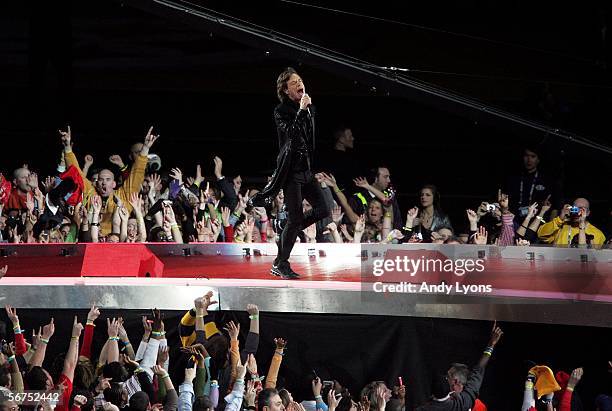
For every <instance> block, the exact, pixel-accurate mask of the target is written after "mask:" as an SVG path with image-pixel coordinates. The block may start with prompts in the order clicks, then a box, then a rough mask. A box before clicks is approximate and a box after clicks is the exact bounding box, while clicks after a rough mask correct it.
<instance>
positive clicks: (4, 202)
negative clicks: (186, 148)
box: [0, 127, 606, 247]
mask: <svg viewBox="0 0 612 411" xmlns="http://www.w3.org/2000/svg"><path fill="white" fill-rule="evenodd" d="M156 139H157V136H156V135H155V134H154V133H153V128H151V129H149V131H148V133H147V134H146V137H145V138H144V140H143V142H142V143H136V144H133V145H132V146H131V148H130V154H129V161H128V162H124V161H123V159H122V158H121V156H119V155H112V156H111V157H110V158H109V159H108V164H103V165H98V164H96V163H94V159H93V157H92V156H91V155H85V156H83V157H80V158H79V157H78V156H77V154H76V153H75V152H73V150H72V147H73V136H72V132H71V129H70V127H68V128H67V129H66V130H65V131H61V132H60V140H61V143H62V145H63V150H62V151H61V161H60V162H59V164H58V165H57V173H56V174H55V175H52V176H47V177H45V178H42V176H39V175H38V173H37V172H36V170H34V169H30V168H29V167H28V166H24V167H21V168H18V169H16V170H14V171H12V172H11V171H10V170H3V171H4V173H3V175H0V208H1V213H0V215H1V217H0V241H3V242H10V243H61V242H67V243H74V242H179V243H183V242H184V243H186V242H246V243H248V242H274V241H277V240H278V238H279V236H280V233H281V232H282V230H283V227H284V225H285V223H286V220H287V213H286V211H285V208H284V201H283V193H282V191H281V192H280V193H279V194H278V195H277V196H276V198H273V199H270V201H268V203H267V204H266V206H265V207H250V206H249V202H248V199H249V198H252V197H253V196H254V195H255V194H256V193H257V192H258V191H259V190H258V189H261V188H262V187H244V186H243V184H242V178H241V176H240V175H235V176H228V175H224V173H223V161H222V159H221V158H219V157H215V158H214V164H212V166H213V167H212V168H213V174H214V177H213V178H211V179H205V177H204V174H203V170H202V167H201V166H200V165H194V167H193V169H192V170H190V171H191V172H187V170H180V169H179V168H176V167H167V168H163V167H162V164H161V158H160V156H159V155H157V154H152V153H150V149H151V147H152V146H153V145H154V143H155V141H156ZM75 140H77V139H75ZM353 140H354V137H353V135H352V133H351V130H350V128H347V127H342V128H339V129H338V130H337V131H336V133H335V142H336V143H335V146H334V150H332V151H331V152H330V153H329V154H328V155H325V156H322V162H321V163H322V164H321V166H320V168H319V170H320V172H319V173H317V174H316V178H317V181H318V182H319V183H320V184H321V187H322V189H323V194H324V197H325V201H326V204H327V207H328V209H329V217H327V218H325V219H324V220H322V221H319V222H318V223H316V224H313V225H312V226H310V227H304V228H303V230H301V231H300V233H299V236H298V240H297V241H300V242H336V243H346V242H355V243H403V242H409V243H410V242H432V243H445V244H498V245H502V246H505V245H534V244H554V245H557V246H575V247H600V246H602V245H604V244H606V236H605V235H604V233H603V232H602V230H600V229H599V228H597V227H595V226H594V225H593V224H592V223H590V222H589V215H590V213H591V211H590V204H589V201H588V200H587V199H585V198H575V199H573V200H572V201H563V200H562V198H561V195H560V194H559V193H558V190H556V188H555V181H554V180H552V179H548V178H547V177H546V176H545V175H543V174H542V173H541V172H540V170H539V169H538V165H539V162H540V159H539V154H538V152H537V149H535V148H529V149H525V150H524V153H523V154H524V157H523V164H524V169H523V170H522V173H521V174H520V175H517V176H515V177H512V178H510V179H509V181H508V182H507V183H506V184H504V185H503V189H500V191H499V193H498V195H497V198H494V199H490V200H489V201H483V202H481V203H480V204H475V205H474V209H473V210H472V209H468V210H465V214H464V215H465V220H464V221H460V222H451V221H450V219H449V217H448V216H447V214H445V212H444V211H443V209H442V207H441V196H440V194H439V192H438V190H437V188H436V186H434V185H425V186H423V187H422V188H421V190H420V191H419V198H418V205H417V206H415V207H412V208H410V209H408V210H407V212H406V214H405V218H403V217H404V214H403V213H402V212H401V211H400V205H399V204H398V198H397V197H398V196H397V195H396V190H395V189H394V187H393V186H392V185H391V170H390V169H389V168H388V167H387V166H385V165H383V164H379V165H377V166H375V167H373V168H372V169H370V170H369V172H368V174H367V175H366V176H363V175H359V174H351V173H358V171H354V161H353V159H351V149H352V146H353ZM94 164H95V165H96V167H94ZM11 174H12V179H11V178H10V175H11ZM404 206H406V205H404ZM309 208H310V204H308V202H307V201H306V200H305V201H304V203H303V209H304V212H306V211H308V210H309Z"/></svg>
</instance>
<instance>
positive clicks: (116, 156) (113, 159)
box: [108, 154, 125, 168]
mask: <svg viewBox="0 0 612 411" xmlns="http://www.w3.org/2000/svg"><path fill="white" fill-rule="evenodd" d="M108 161H110V162H111V163H113V164H114V165H116V166H117V167H119V168H123V167H125V164H124V163H123V159H122V158H121V156H120V155H119V154H113V155H112V156H110V157H109V158H108Z"/></svg>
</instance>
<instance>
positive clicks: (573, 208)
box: [569, 206, 580, 217]
mask: <svg viewBox="0 0 612 411" xmlns="http://www.w3.org/2000/svg"><path fill="white" fill-rule="evenodd" d="M569 214H570V217H578V216H579V215H580V208H578V207H576V206H571V207H570V209H569Z"/></svg>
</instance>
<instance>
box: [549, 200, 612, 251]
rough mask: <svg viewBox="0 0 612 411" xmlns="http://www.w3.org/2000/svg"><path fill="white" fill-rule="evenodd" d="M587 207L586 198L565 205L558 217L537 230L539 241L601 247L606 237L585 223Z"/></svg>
mask: <svg viewBox="0 0 612 411" xmlns="http://www.w3.org/2000/svg"><path fill="white" fill-rule="evenodd" d="M589 206H590V204H589V201H588V200H587V199H586V198H577V199H576V200H574V203H573V205H571V206H570V205H569V204H565V205H564V206H563V208H562V209H561V213H560V214H559V216H558V217H555V218H554V219H553V220H552V221H550V222H548V223H546V224H543V225H542V226H541V227H540V228H539V230H538V237H539V239H540V240H541V241H542V242H544V243H548V244H555V245H569V244H571V245H580V246H584V245H587V244H588V245H602V244H603V243H604V242H605V241H606V237H605V236H604V235H603V233H602V232H601V230H599V229H598V228H597V227H595V226H594V225H592V224H591V223H589V222H588V221H587V218H588V217H589V215H590V214H591V211H590V209H589Z"/></svg>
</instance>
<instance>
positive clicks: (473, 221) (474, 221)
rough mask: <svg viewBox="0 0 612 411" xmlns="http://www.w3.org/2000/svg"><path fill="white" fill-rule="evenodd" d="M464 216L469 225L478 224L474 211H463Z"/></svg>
mask: <svg viewBox="0 0 612 411" xmlns="http://www.w3.org/2000/svg"><path fill="white" fill-rule="evenodd" d="M465 214H466V215H467V219H468V221H469V222H470V224H478V214H476V211H474V210H469V209H468V210H465Z"/></svg>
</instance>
